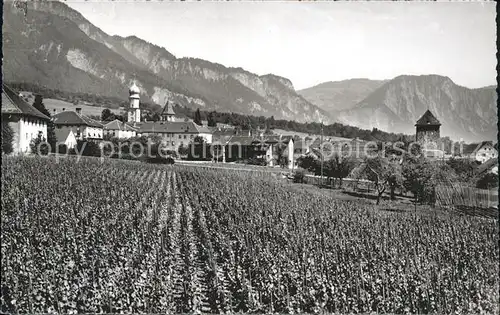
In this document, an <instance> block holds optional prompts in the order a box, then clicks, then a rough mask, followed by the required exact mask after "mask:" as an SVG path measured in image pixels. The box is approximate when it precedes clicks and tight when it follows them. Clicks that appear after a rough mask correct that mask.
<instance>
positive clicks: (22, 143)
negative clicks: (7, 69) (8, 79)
mask: <svg viewBox="0 0 500 315" xmlns="http://www.w3.org/2000/svg"><path fill="white" fill-rule="evenodd" d="M48 121H50V118H49V117H47V116H46V115H44V114H42V113H41V112H40V111H38V110H37V109H36V108H34V107H33V106H32V105H30V104H28V103H27V102H26V101H24V100H23V98H22V97H20V96H19V93H17V92H15V91H14V90H12V89H11V88H10V87H8V86H7V85H5V84H2V125H3V124H8V125H10V127H11V128H12V131H13V132H14V137H13V142H12V147H13V153H15V154H18V153H28V152H30V143H31V141H32V140H33V139H35V138H37V137H38V136H39V135H41V136H42V138H43V139H47V122H48Z"/></svg>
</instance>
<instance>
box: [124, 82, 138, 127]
mask: <svg viewBox="0 0 500 315" xmlns="http://www.w3.org/2000/svg"><path fill="white" fill-rule="evenodd" d="M140 92H141V91H140V90H139V87H138V86H137V85H136V84H135V82H134V84H132V86H131V87H130V88H129V89H128V95H129V96H128V99H129V108H128V119H127V121H128V122H134V123H135V122H140V121H141V110H140V109H139V99H140V96H139V94H140Z"/></svg>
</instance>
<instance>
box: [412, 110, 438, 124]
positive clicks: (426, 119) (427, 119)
mask: <svg viewBox="0 0 500 315" xmlns="http://www.w3.org/2000/svg"><path fill="white" fill-rule="evenodd" d="M415 126H441V123H440V122H439V120H438V119H437V118H436V117H435V116H434V115H433V114H432V113H431V111H430V110H427V111H426V112H425V113H424V114H423V115H422V117H420V119H419V120H417V124H416V125H415Z"/></svg>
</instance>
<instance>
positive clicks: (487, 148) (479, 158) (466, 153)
mask: <svg viewBox="0 0 500 315" xmlns="http://www.w3.org/2000/svg"><path fill="white" fill-rule="evenodd" d="M459 156H460V157H463V158H468V159H471V160H473V161H476V162H479V163H484V162H486V161H488V160H491V159H496V158H497V157H498V151H497V149H495V146H494V145H493V143H492V142H491V141H483V142H481V143H473V144H466V145H463V146H461V148H460V152H459Z"/></svg>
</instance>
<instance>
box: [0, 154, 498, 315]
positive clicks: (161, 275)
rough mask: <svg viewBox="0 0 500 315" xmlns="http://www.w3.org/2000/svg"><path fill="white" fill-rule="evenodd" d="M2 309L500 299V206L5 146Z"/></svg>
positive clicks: (467, 309)
mask: <svg viewBox="0 0 500 315" xmlns="http://www.w3.org/2000/svg"><path fill="white" fill-rule="evenodd" d="M1 180H2V211H1V219H2V222H1V228H2V241H1V242H2V244H1V254H2V258H1V259H2V261H1V277H2V290H1V294H2V295H1V311H3V312H10V313H17V312H19V313H56V312H57V313H69V314H76V313H101V312H105V313H199V312H203V313H227V312H256V313H269V312H275V313H303V312H306V313H318V312H335V313H370V312H376V313H398V314H402V313H439V314H451V313H459V314H469V313H498V311H499V308H498V301H499V290H498V287H499V279H498V274H499V267H498V261H499V247H498V240H499V239H498V221H497V220H493V219H485V218H479V217H470V216H458V215H453V214H447V213H444V212H443V213H434V214H429V213H425V214H424V213H419V212H412V211H408V212H402V213H388V212H383V211H378V210H377V209H376V208H374V207H371V206H370V205H365V204H359V203H356V202H350V201H340V200H335V199H332V198H329V197H327V196H319V195H318V196H316V195H309V194H307V193H305V192H304V193H301V192H300V191H295V190H291V189H290V188H289V186H287V185H284V184H283V183H281V182H279V181H276V180H275V179H273V176H271V175H266V174H265V173H257V172H243V171H238V170H223V169H218V170H210V169H204V168H195V167H189V166H159V165H152V164H143V163H132V162H128V161H120V160H114V161H104V162H102V163H101V162H100V161H99V160H98V159H82V160H81V161H80V162H79V163H77V164H76V163H75V160H73V159H63V160H61V161H59V163H54V161H51V160H50V158H30V159H26V158H18V157H3V161H2V178H1Z"/></svg>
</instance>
